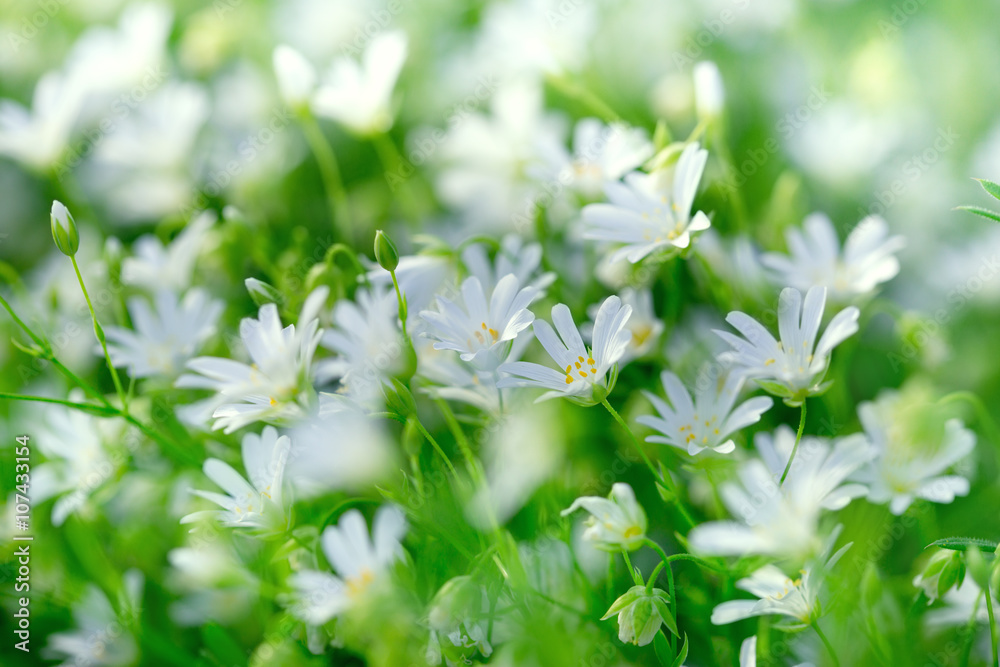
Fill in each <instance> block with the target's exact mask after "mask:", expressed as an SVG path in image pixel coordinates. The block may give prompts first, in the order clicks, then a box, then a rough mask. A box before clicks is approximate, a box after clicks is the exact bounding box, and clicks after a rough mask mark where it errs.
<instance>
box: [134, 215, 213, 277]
mask: <svg viewBox="0 0 1000 667" xmlns="http://www.w3.org/2000/svg"><path fill="white" fill-rule="evenodd" d="M213 224H215V213H214V212H212V211H203V212H202V213H199V214H198V215H197V217H195V218H194V219H193V220H191V222H189V223H188V225H187V227H185V228H184V231H182V232H181V233H180V234H178V235H177V237H176V238H175V239H174V240H173V242H172V243H170V245H169V246H167V247H164V245H163V243H161V242H160V239H158V238H157V237H156V236H153V235H152V234H149V235H146V236H142V237H140V238H139V240H137V241H136V242H135V245H134V246H133V248H132V250H133V252H134V256H133V257H126V258H125V259H124V260H122V282H124V283H125V284H127V285H135V286H137V287H143V288H146V289H148V290H150V291H154V292H155V291H157V290H161V289H172V290H175V291H177V292H183V291H184V290H186V289H187V288H188V287H190V285H191V274H192V272H193V271H194V263H195V261H196V260H197V259H198V255H199V253H200V252H201V249H202V245H203V244H204V242H205V237H206V235H207V234H208V230H209V229H210V228H211V227H212V225H213Z"/></svg>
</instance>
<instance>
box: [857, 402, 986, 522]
mask: <svg viewBox="0 0 1000 667" xmlns="http://www.w3.org/2000/svg"><path fill="white" fill-rule="evenodd" d="M901 398H902V396H901V394H900V393H899V392H894V391H887V392H883V394H882V395H880V396H879V397H878V399H877V400H876V401H875V402H866V403H862V404H861V405H859V406H858V418H859V419H860V420H861V425H862V426H863V427H864V429H865V434H866V435H867V436H868V437H869V438H870V439H871V442H872V444H873V445H874V446H875V449H876V450H877V452H878V456H877V457H876V458H875V459H874V460H873V461H872V462H871V463H870V464H869V465H868V466H866V467H865V468H863V469H862V470H859V471H858V472H857V474H855V475H854V479H856V480H857V481H859V482H862V483H864V484H867V485H868V486H869V489H870V490H869V492H868V500H869V501H870V502H872V503H876V504H882V503H889V509H890V510H891V511H892V513H893V514H896V515H900V514H902V513H903V512H905V511H906V510H907V508H908V507H909V506H910V504H911V503H912V502H913V501H914V500H916V499H917V498H922V499H924V500H929V501H931V502H935V503H943V504H947V503H950V502H952V501H953V500H955V496H964V495H967V494H968V493H969V480H968V479H966V478H965V477H963V476H961V475H947V474H945V471H947V469H948V468H950V467H951V466H952V465H954V464H955V463H957V462H958V461H960V460H961V459H963V458H965V457H966V456H968V455H969V454H970V453H971V452H972V450H973V449H974V448H975V445H976V436H975V434H974V433H973V432H972V431H970V430H969V429H967V428H965V427H964V426H963V425H962V422H961V421H960V420H958V419H950V420H948V421H947V422H946V423H945V424H944V434H943V435H938V436H937V438H939V440H937V442H931V443H928V442H922V441H916V438H915V437H913V435H911V434H910V433H908V432H907V426H908V425H909V424H907V423H905V420H907V419H912V418H913V417H915V416H916V415H915V414H909V415H907V414H905V413H901V412H897V410H896V408H897V406H898V402H899V401H900V399H901ZM927 435H928V434H924V437H927ZM916 437H920V434H919V433H918V434H916Z"/></svg>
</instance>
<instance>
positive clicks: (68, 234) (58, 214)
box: [49, 201, 80, 257]
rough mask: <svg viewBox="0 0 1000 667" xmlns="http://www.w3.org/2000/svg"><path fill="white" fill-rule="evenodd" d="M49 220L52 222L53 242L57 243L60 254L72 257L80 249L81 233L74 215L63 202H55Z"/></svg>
mask: <svg viewBox="0 0 1000 667" xmlns="http://www.w3.org/2000/svg"><path fill="white" fill-rule="evenodd" d="M49 219H50V220H51V222H52V240H53V241H55V242H56V247H57V248H59V252H61V253H62V254H64V255H66V256H67V257H72V256H73V255H75V254H76V251H77V250H79V249H80V233H79V232H78V231H77V229H76V221H75V220H73V214H72V213H70V212H69V209H68V208H66V207H65V206H63V204H62V202H60V201H53V202H52V212H51V214H50V215H49Z"/></svg>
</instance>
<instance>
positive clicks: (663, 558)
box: [643, 537, 678, 651]
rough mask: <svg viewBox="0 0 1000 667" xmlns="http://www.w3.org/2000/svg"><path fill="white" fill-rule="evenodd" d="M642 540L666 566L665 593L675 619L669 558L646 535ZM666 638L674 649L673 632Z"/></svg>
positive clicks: (675, 612)
mask: <svg viewBox="0 0 1000 667" xmlns="http://www.w3.org/2000/svg"><path fill="white" fill-rule="evenodd" d="M643 541H644V542H645V543H646V544H647V545H648V546H649V547H651V548H652V549H653V550H654V551H656V553H657V554H659V555H660V561H661V562H662V563H663V564H664V565H666V567H667V595H669V596H670V606H671V607H673V608H674V620H675V621H676V619H677V612H678V608H677V598H676V597H675V595H674V571H673V568H672V567H671V566H670V558H668V557H667V553H666V552H665V551H664V550H663V547H661V546H660V545H659V544H657V543H656V542H654V541H653V540H651V539H649V538H648V537H647V538H646V539H644V540H643ZM667 639H668V640H669V641H670V650H671V651H676V643H675V641H674V636H673V634H671V635H669V636H668V637H667Z"/></svg>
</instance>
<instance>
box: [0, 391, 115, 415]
mask: <svg viewBox="0 0 1000 667" xmlns="http://www.w3.org/2000/svg"><path fill="white" fill-rule="evenodd" d="M0 399H8V400H11V401H33V402H36V403H53V404H55V405H65V406H66V407H69V408H73V409H76V410H80V411H81V412H86V413H89V414H95V415H101V416H111V417H114V416H118V415H119V414H120V413H119V411H118V409H117V408H114V407H111V408H109V407H107V406H104V405H91V404H89V403H76V402H74V401H64V400H61V399H58V398H48V397H45V396H28V395H27V394H8V393H0Z"/></svg>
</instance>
